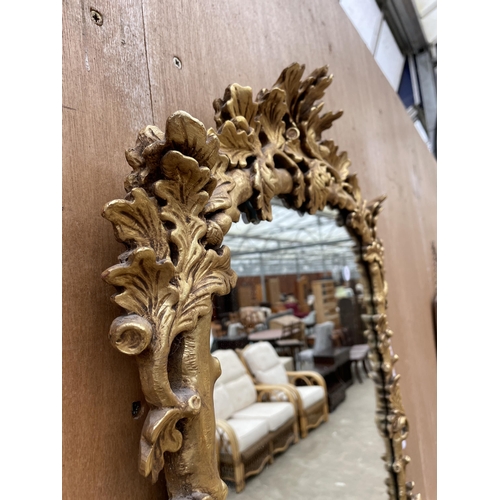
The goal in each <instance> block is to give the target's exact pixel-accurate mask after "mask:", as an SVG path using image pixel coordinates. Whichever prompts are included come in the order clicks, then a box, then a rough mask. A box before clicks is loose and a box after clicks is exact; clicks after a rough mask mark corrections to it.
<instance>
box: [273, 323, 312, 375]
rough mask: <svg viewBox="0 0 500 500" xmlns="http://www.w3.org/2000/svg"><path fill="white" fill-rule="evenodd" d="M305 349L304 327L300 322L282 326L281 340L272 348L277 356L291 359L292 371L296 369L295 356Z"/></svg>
mask: <svg viewBox="0 0 500 500" xmlns="http://www.w3.org/2000/svg"><path fill="white" fill-rule="evenodd" d="M305 347H306V339H305V325H304V324H303V323H302V322H297V323H292V324H290V325H283V333H282V334H281V338H280V339H279V340H276V341H275V342H274V348H275V349H276V351H277V352H278V353H279V354H284V355H285V356H291V357H292V359H293V368H294V369H296V367H297V364H296V360H297V355H298V353H299V352H300V351H302V350H303V349H305Z"/></svg>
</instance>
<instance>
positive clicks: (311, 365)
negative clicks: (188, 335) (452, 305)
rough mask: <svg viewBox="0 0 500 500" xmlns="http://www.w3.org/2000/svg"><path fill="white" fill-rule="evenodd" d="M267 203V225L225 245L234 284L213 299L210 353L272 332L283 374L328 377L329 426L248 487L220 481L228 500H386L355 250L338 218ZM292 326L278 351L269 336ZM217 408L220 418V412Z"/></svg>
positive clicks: (365, 306) (241, 225)
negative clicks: (289, 339) (289, 336)
mask: <svg viewBox="0 0 500 500" xmlns="http://www.w3.org/2000/svg"><path fill="white" fill-rule="evenodd" d="M272 203H273V221H272V222H260V223H259V224H251V223H245V222H244V221H243V220H240V221H239V222H238V223H236V224H233V226H232V227H231V230H230V231H229V233H228V234H227V236H226V237H225V240H224V243H225V244H226V245H227V246H228V247H229V248H230V249H231V265H232V268H233V269H234V270H235V271H236V273H237V274H238V282H237V285H236V288H235V289H234V290H233V291H232V292H231V293H230V294H229V295H226V296H224V297H216V298H215V299H214V300H215V302H214V306H215V307H214V316H213V322H212V339H213V340H212V352H214V351H216V350H217V349H223V350H226V349H233V350H235V349H243V348H244V347H245V346H247V345H248V344H249V343H252V342H253V341H255V340H258V339H259V338H262V335H263V334H266V332H274V334H268V336H267V337H266V336H265V335H264V338H267V339H268V341H269V342H270V343H271V344H272V345H273V347H274V348H275V350H276V352H277V353H278V355H279V356H280V358H281V362H282V364H283V366H284V367H285V369H286V370H288V371H294V370H297V371H301V370H308V371H313V372H316V373H319V374H321V375H322V376H323V377H324V378H325V381H326V385H327V390H328V404H329V408H328V409H329V413H328V421H327V422H323V423H321V424H320V425H319V426H318V427H316V428H313V429H310V430H309V431H308V435H307V437H305V438H299V440H298V442H297V443H295V444H291V445H290V446H289V447H288V449H286V450H285V451H284V452H282V453H278V454H276V455H275V456H274V461H273V462H272V463H266V465H264V467H263V469H262V470H261V471H260V472H258V473H256V474H255V475H253V476H251V477H248V478H246V479H245V486H244V489H243V490H242V491H241V492H239V493H237V492H236V487H235V482H233V481H231V480H228V479H227V478H224V477H223V479H224V480H225V481H226V483H227V484H228V487H229V494H228V498H229V499H239V500H250V499H259V500H261V499H262V498H269V499H285V498H286V499H293V498H297V499H298V498H315V499H333V498H335V499H360V498H363V499H384V498H387V486H386V485H385V479H386V477H387V472H386V470H385V467H384V462H383V460H382V459H381V457H382V455H383V454H384V452H385V445H384V442H383V440H382V438H381V436H380V435H379V432H378V430H377V427H376V424H375V410H376V399H375V386H374V383H373V381H372V380H371V379H370V378H369V376H368V372H369V370H370V366H369V360H368V356H367V351H368V346H367V344H366V339H365V337H364V334H363V332H364V329H365V328H364V324H363V320H362V315H363V314H367V313H368V314H369V313H371V305H370V304H371V300H370V296H369V286H368V284H367V282H366V279H365V273H364V272H363V269H362V268H361V267H360V266H359V264H358V258H357V255H358V254H359V253H358V252H359V250H358V248H357V245H356V242H355V241H354V239H353V238H352V237H351V236H350V235H349V233H348V232H347V230H346V228H345V227H344V221H343V220H342V215H341V214H340V213H339V212H338V211H336V210H330V209H325V210H324V211H322V212H319V213H317V214H315V215H309V214H304V215H301V214H298V213H297V212H295V211H294V210H291V209H287V208H285V207H284V206H283V204H282V203H281V201H280V200H278V199H274V200H273V202H272ZM242 218H244V216H242ZM290 324H299V325H300V327H301V333H298V334H296V335H293V336H292V339H293V340H298V342H295V343H294V342H291V344H293V345H292V346H290V345H286V342H285V345H284V346H283V345H281V346H280V344H279V333H278V334H277V333H276V332H277V331H279V330H282V331H285V332H287V334H288V332H290V331H291V330H292V329H291V328H290V327H289V325H290ZM325 325H327V326H326V328H325ZM330 325H331V328H330ZM325 331H327V332H328V333H327V334H325V333H324V332H325ZM255 334H257V335H255ZM259 335H260V337H259ZM273 335H274V336H273ZM325 335H326V337H325ZM325 338H326V341H325V340H324V339H325ZM289 344H290V343H289ZM221 364H222V365H223V366H224V364H223V363H222V362H221ZM223 370H224V368H223ZM216 388H217V385H216ZM215 399H216V401H215V403H216V413H217V411H218V408H217V405H218V404H219V405H220V404H221V403H220V402H219V401H218V399H217V397H216V398H215ZM228 404H230V403H228ZM217 416H218V418H219V417H220V413H219V415H217ZM226 418H228V419H229V418H231V417H228V416H227V415H226Z"/></svg>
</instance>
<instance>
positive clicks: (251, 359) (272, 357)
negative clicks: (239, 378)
mask: <svg viewBox="0 0 500 500" xmlns="http://www.w3.org/2000/svg"><path fill="white" fill-rule="evenodd" d="M238 355H239V356H240V358H241V359H242V360H243V361H244V363H245V364H246V366H247V368H248V370H249V372H250V373H251V375H252V376H253V378H254V381H255V383H257V384H280V385H281V386H282V387H283V386H288V387H289V388H290V389H291V390H292V391H293V394H294V396H295V398H296V401H297V411H298V414H299V422H300V433H301V437H302V438H305V437H307V434H308V431H309V429H314V428H315V427H318V425H320V424H321V423H322V422H327V421H328V393H327V388H326V383H325V379H324V378H323V377H322V376H321V375H319V374H318V373H315V372H311V371H292V372H287V371H286V370H285V368H284V367H283V364H282V363H281V362H280V358H279V356H278V354H277V353H276V351H275V350H274V348H273V346H272V345H271V344H270V343H269V342H256V343H255V344H249V345H247V346H246V347H245V348H244V349H243V350H239V351H238Z"/></svg>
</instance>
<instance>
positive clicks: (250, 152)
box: [219, 119, 262, 168]
mask: <svg viewBox="0 0 500 500" xmlns="http://www.w3.org/2000/svg"><path fill="white" fill-rule="evenodd" d="M246 123H247V122H246V119H245V121H244V122H243V125H245V124H246ZM219 140H220V145H221V151H223V152H224V154H226V155H227V156H228V158H229V160H230V162H231V166H233V167H236V166H239V167H240V168H244V167H246V166H247V161H246V159H247V158H248V157H249V156H257V155H262V152H261V144H260V141H259V138H258V137H257V135H256V133H255V131H254V130H253V129H250V133H248V132H246V131H245V130H244V129H243V128H242V129H240V130H238V129H237V128H236V125H235V124H234V122H232V121H227V122H225V123H224V125H223V126H222V129H221V131H220V133H219Z"/></svg>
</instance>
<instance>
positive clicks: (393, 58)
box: [374, 21, 405, 92]
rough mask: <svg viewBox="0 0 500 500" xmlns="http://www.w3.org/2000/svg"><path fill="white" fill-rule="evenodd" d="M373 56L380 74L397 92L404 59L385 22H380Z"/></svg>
mask: <svg viewBox="0 0 500 500" xmlns="http://www.w3.org/2000/svg"><path fill="white" fill-rule="evenodd" d="M374 56H375V61H377V64H378V66H379V68H380V69H381V70H382V73H384V75H385V77H386V78H387V80H389V83H390V84H391V87H392V88H393V89H394V90H395V91H396V92H397V90H398V88H399V82H400V81H401V75H402V74H403V68H404V64H405V58H404V56H403V54H401V51H400V50H399V47H398V44H397V43H396V40H395V39H394V36H393V34H392V32H391V30H390V28H389V25H388V24H387V22H386V21H383V22H382V27H381V28H380V35H379V39H378V43H377V47H376V48H375V54H374Z"/></svg>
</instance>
